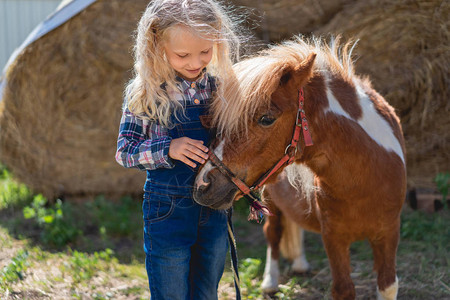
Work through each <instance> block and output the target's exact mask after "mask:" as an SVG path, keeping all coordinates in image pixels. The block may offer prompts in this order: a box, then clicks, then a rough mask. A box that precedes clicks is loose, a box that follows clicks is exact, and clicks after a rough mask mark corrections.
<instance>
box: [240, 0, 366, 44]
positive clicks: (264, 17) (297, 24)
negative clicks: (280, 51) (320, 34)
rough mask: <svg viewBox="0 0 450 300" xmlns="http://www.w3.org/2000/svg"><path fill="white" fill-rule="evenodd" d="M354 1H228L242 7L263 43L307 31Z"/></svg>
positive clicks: (325, 21) (354, 0)
mask: <svg viewBox="0 0 450 300" xmlns="http://www.w3.org/2000/svg"><path fill="white" fill-rule="evenodd" d="M356 1H358V0H257V1H255V0H232V2H233V3H234V5H236V6H245V7H246V9H245V10H246V11H248V8H250V9H251V11H250V13H248V12H247V14H249V17H250V19H252V20H253V21H254V22H255V23H256V25H254V26H252V27H254V28H253V30H254V32H255V34H256V35H257V36H258V37H259V38H260V39H262V40H263V41H266V42H279V41H281V40H284V39H289V38H291V37H292V36H293V35H294V34H299V33H303V34H308V33H310V32H312V31H314V30H316V29H318V28H320V27H321V26H322V25H324V24H327V23H328V21H329V20H330V19H331V18H332V17H333V16H334V15H336V14H337V13H338V12H339V11H341V10H342V9H343V8H344V7H345V6H346V5H349V4H352V3H355V2H356Z"/></svg>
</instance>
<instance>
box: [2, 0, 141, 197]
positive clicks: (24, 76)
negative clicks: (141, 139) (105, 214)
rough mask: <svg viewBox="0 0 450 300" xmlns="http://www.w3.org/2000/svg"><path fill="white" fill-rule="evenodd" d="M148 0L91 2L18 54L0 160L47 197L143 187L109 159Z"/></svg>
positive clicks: (10, 73) (5, 105)
mask: <svg viewBox="0 0 450 300" xmlns="http://www.w3.org/2000/svg"><path fill="white" fill-rule="evenodd" d="M147 4H148V1H147V0H133V1H126V3H125V2H124V1H121V0H98V1H96V2H95V3H93V4H92V5H90V6H89V7H87V8H86V9H85V10H83V11H82V12H81V13H80V14H78V15H76V16H75V17H73V18H72V19H70V20H68V21H67V22H66V23H64V24H63V25H61V26H59V27H58V28H56V29H54V30H53V31H51V32H49V33H48V34H46V35H44V36H43V37H41V38H40V39H38V40H36V41H35V42H33V43H32V44H30V45H29V46H28V47H26V48H25V49H24V51H22V53H21V54H19V56H18V57H17V58H16V60H15V61H14V62H13V63H12V64H11V65H10V66H9V68H8V70H7V73H6V79H7V81H6V86H5V89H4V93H3V98H2V101H1V106H2V113H1V116H0V160H1V162H2V163H3V164H5V165H6V166H7V167H8V168H9V169H10V170H11V171H12V172H13V174H14V175H15V176H16V177H17V178H18V179H19V180H20V181H22V182H24V183H25V184H27V185H28V186H29V187H30V188H32V189H33V190H34V191H35V192H39V193H42V194H44V195H45V196H46V197H48V198H54V197H57V196H61V195H64V196H73V197H79V196H86V195H96V194H105V195H109V196H116V197H117V196H121V195H124V194H137V193H139V192H140V191H141V190H142V186H143V183H144V180H145V173H144V172H138V171H137V170H127V169H125V168H123V167H121V166H119V165H118V164H117V163H116V162H115V159H114V155H115V149H116V141H117V134H118V126H119V121H120V116H121V105H122V102H123V100H122V99H123V98H122V97H123V89H124V86H125V84H126V82H127V81H128V80H129V79H130V77H131V75H130V71H131V69H132V64H133V62H132V54H131V50H132V44H133V41H132V35H133V31H134V30H135V29H136V26H137V22H138V20H139V18H140V15H141V14H142V12H143V11H144V9H145V7H146V5H147Z"/></svg>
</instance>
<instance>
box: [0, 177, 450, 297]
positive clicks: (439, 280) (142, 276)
mask: <svg viewBox="0 0 450 300" xmlns="http://www.w3.org/2000/svg"><path fill="white" fill-rule="evenodd" d="M0 174H1V175H0V295H2V296H3V297H1V299H148V297H149V293H148V288H147V277H146V273H145V267H144V253H143V250H142V221H141V207H140V206H141V203H140V199H132V198H123V199H121V200H120V201H116V202H113V201H110V200H108V199H105V198H104V197H97V198H96V199H94V200H93V201H90V202H87V203H84V204H75V203H70V202H68V201H59V202H55V203H48V202H47V200H46V199H45V198H43V197H42V196H39V195H33V194H32V193H31V192H30V191H29V190H28V189H27V188H26V187H25V186H23V185H21V184H19V183H17V182H15V181H14V180H13V179H12V178H11V176H10V174H9V173H8V172H7V170H5V169H3V170H2V171H1V173H0ZM235 212H236V213H235V215H234V226H235V236H236V240H237V247H238V256H239V258H240V267H239V271H240V276H241V290H242V294H243V298H244V299H331V275H330V269H329V266H328V260H327V257H326V254H325V251H324V249H323V247H322V242H321V237H320V236H319V235H317V234H312V233H306V234H305V246H306V255H307V259H308V260H309V262H310V264H311V272H309V273H307V274H303V275H294V274H292V273H291V271H290V266H289V263H288V262H287V261H284V260H282V261H281V262H280V265H281V275H282V278H281V284H280V291H279V292H278V293H276V294H275V295H271V296H268V295H263V294H262V292H261V289H260V284H261V280H262V274H263V270H264V262H265V252H266V248H265V238H264V236H263V233H262V224H257V223H256V222H248V221H247V219H246V218H247V212H248V209H247V207H246V204H245V203H243V202H242V203H239V202H238V203H237V204H236V206H235ZM449 247H450V211H449V210H442V211H440V212H438V213H434V214H427V213H423V212H420V211H412V210H411V209H409V208H408V207H405V209H404V211H403V214H402V231H401V242H400V246H399V249H398V259H397V265H398V268H397V271H398V276H399V279H400V291H399V295H398V299H408V300H409V299H449V298H450V287H449V286H450V278H449V276H450V275H449V274H450V272H449V269H450V268H449V266H450V255H449V252H450V249H449ZM350 252H351V260H352V278H353V280H354V283H355V286H356V292H357V295H358V296H357V299H375V297H376V296H375V290H376V279H375V278H376V275H375V274H374V273H373V272H372V253H371V250H370V247H369V245H368V243H367V242H365V241H361V242H358V243H354V244H353V245H352V247H351V251H350ZM229 266H230V263H229V262H228V264H227V269H226V272H225V274H224V276H223V278H222V281H221V284H220V287H219V292H220V299H234V294H235V291H234V287H233V276H232V273H231V269H230V267H229Z"/></svg>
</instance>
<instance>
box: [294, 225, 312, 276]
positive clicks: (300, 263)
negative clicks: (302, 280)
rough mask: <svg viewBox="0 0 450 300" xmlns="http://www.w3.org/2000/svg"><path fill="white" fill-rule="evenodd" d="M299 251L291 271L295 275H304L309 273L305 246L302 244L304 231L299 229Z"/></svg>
mask: <svg viewBox="0 0 450 300" xmlns="http://www.w3.org/2000/svg"><path fill="white" fill-rule="evenodd" d="M298 234H299V250H300V255H299V256H297V257H296V258H295V259H294V261H293V262H292V271H294V272H295V273H305V272H308V271H309V263H308V261H307V260H306V255H305V244H304V230H303V229H302V228H301V227H300V228H299V233H298Z"/></svg>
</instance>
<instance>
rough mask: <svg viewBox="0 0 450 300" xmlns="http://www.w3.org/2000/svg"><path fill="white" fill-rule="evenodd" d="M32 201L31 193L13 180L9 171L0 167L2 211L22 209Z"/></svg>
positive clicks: (0, 203)
mask: <svg viewBox="0 0 450 300" xmlns="http://www.w3.org/2000/svg"><path fill="white" fill-rule="evenodd" d="M31 199H32V193H31V191H30V190H29V189H28V188H27V187H26V186H25V185H24V184H20V183H17V182H16V181H15V180H13V179H12V176H11V174H10V173H9V171H8V170H7V169H6V168H4V167H3V166H1V165H0V209H3V208H13V207H22V206H24V205H26V204H28V203H29V202H30V201H31Z"/></svg>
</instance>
